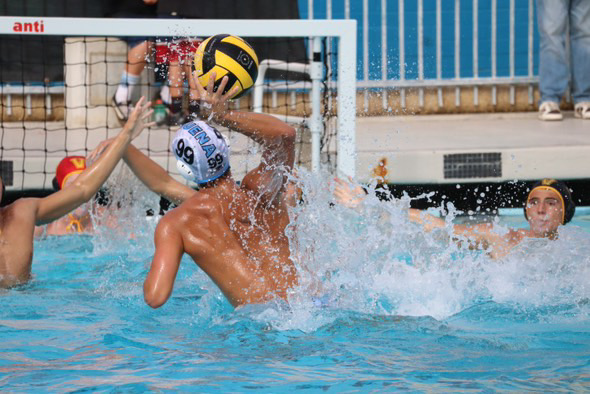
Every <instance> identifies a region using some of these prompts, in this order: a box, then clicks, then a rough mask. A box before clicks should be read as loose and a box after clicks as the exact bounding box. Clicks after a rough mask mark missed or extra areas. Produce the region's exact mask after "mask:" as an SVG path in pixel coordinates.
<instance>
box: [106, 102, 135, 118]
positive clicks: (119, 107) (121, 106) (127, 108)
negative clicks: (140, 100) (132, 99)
mask: <svg viewBox="0 0 590 394" xmlns="http://www.w3.org/2000/svg"><path fill="white" fill-rule="evenodd" d="M111 105H112V106H113V108H114V109H115V113H116V114H117V118H119V120H120V121H122V122H125V121H127V119H128V118H129V114H130V113H131V111H133V106H132V105H131V103H118V102H117V100H116V99H115V96H113V98H112V99H111Z"/></svg>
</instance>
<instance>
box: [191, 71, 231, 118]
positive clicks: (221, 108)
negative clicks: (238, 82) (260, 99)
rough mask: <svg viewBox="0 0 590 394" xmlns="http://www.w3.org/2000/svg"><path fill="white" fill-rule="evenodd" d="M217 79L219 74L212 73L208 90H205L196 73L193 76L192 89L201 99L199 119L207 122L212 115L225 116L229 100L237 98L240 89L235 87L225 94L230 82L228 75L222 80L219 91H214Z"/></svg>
mask: <svg viewBox="0 0 590 394" xmlns="http://www.w3.org/2000/svg"><path fill="white" fill-rule="evenodd" d="M216 77H217V74H216V73H215V72H213V73H211V75H210V76H209V82H208V83H207V88H203V86H201V83H200V82H199V79H198V78H197V76H196V74H195V73H194V72H193V73H192V74H191V82H192V83H191V85H192V86H191V87H192V88H193V89H196V90H197V92H198V93H199V97H200V99H201V109H200V112H199V117H200V118H202V119H206V120H207V119H209V118H210V117H211V116H212V115H213V116H215V115H223V114H224V113H225V112H226V111H227V110H228V108H229V100H230V99H231V98H232V97H233V96H235V95H236V94H237V93H238V91H239V89H240V88H239V87H238V86H234V87H233V89H231V90H230V91H229V92H227V93H225V94H223V91H224V89H225V87H226V86H227V83H228V80H229V78H228V77H227V75H226V76H224V77H223V78H222V79H221V82H220V83H219V86H218V87H217V90H216V91H214V86H215V78H216Z"/></svg>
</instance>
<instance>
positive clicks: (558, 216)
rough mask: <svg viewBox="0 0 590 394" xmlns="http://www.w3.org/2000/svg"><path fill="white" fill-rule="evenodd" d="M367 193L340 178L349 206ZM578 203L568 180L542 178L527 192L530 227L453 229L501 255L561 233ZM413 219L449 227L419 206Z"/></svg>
mask: <svg viewBox="0 0 590 394" xmlns="http://www.w3.org/2000/svg"><path fill="white" fill-rule="evenodd" d="M364 195H365V193H364V191H363V189H362V188H361V187H360V186H354V185H352V184H351V183H350V182H346V181H344V180H341V179H337V180H336V188H335V196H336V199H337V200H338V201H339V202H341V203H343V204H346V205H348V206H356V205H358V204H359V203H360V201H361V200H362V198H363V196H364ZM575 210H576V207H575V204H574V202H573V199H572V195H571V192H570V190H569V189H568V187H567V186H566V185H565V183H563V182H561V181H558V180H555V179H542V180H541V181H539V182H537V183H535V184H534V185H533V187H532V188H531V191H530V192H529V194H528V196H527V200H526V203H525V206H524V215H525V218H526V220H527V222H528V224H529V229H510V230H509V231H508V233H506V234H499V233H498V232H497V231H495V230H494V226H493V224H489V223H482V224H476V225H468V224H456V225H454V226H453V232H454V233H455V234H457V235H462V236H464V237H466V239H468V240H469V242H471V244H470V246H472V247H474V248H479V249H483V250H485V251H487V252H488V253H489V254H490V255H491V256H492V257H494V258H499V257H502V256H505V255H506V254H508V253H509V252H510V251H511V250H512V249H513V248H514V247H515V246H516V245H518V244H519V243H520V242H521V241H522V240H523V239H524V238H548V239H556V238H557V237H558V230H559V226H562V225H565V224H567V223H568V222H569V221H570V220H572V218H573V216H574V213H575ZM409 219H410V220H411V221H413V222H416V223H420V224H422V225H423V226H424V229H425V230H426V231H431V230H432V229H435V228H444V227H446V222H445V221H444V220H443V219H441V218H437V217H435V216H432V215H429V214H427V213H425V212H422V211H420V210H417V209H410V210H409Z"/></svg>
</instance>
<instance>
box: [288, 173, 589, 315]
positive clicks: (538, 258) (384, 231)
mask: <svg viewBox="0 0 590 394" xmlns="http://www.w3.org/2000/svg"><path fill="white" fill-rule="evenodd" d="M326 179H330V178H327V177H326V176H325V174H324V175H323V176H320V175H311V174H304V175H302V182H303V187H304V194H305V200H306V203H305V204H302V205H300V206H298V207H296V208H295V209H294V212H293V225H292V227H291V228H290V237H291V239H292V241H293V242H292V250H293V255H294V258H295V260H296V262H297V265H298V266H299V268H300V270H301V272H302V278H303V280H302V285H301V293H304V294H313V293H314V292H316V293H322V294H329V298H330V300H331V307H336V308H340V309H344V310H349V311H355V312H361V313H372V314H387V315H406V316H432V317H434V318H437V319H443V318H446V317H449V316H452V315H454V314H456V313H459V312H461V311H463V310H465V309H467V308H470V307H472V306H474V305H477V304H478V303H481V302H487V301H493V302H496V303H508V304H515V305H519V306H520V307H525V308H526V307H540V306H541V307H543V306H554V305H563V304H575V303H580V302H582V303H584V302H587V300H588V299H589V298H590V285H588V284H587V278H588V277H589V276H588V274H589V273H590V242H589V241H590V234H588V232H586V231H584V230H583V229H582V228H580V227H577V226H575V225H568V226H565V227H562V228H561V229H560V237H559V239H558V240H556V241H551V240H547V239H527V240H525V241H524V242H522V243H521V244H520V245H519V246H518V247H517V248H515V250H514V251H513V252H512V253H510V254H509V255H508V256H506V257H504V258H502V259H499V260H493V259H491V258H490V257H489V256H488V255H487V254H486V253H485V252H483V251H478V250H469V249H468V247H467V244H466V243H463V244H458V243H456V242H453V241H451V240H450V238H451V235H452V221H453V219H454V218H455V215H456V213H457V212H456V211H455V210H454V208H453V206H452V205H450V204H449V205H447V206H445V207H441V211H442V210H444V211H445V212H446V213H448V216H447V219H446V222H447V226H446V228H444V229H440V230H436V231H433V232H432V233H426V232H424V230H423V228H422V226H421V225H418V224H415V223H412V222H410V221H409V219H408V215H407V209H408V207H409V203H410V198H408V197H404V198H402V199H399V200H393V201H389V202H383V201H379V199H378V198H377V197H376V195H375V189H374V187H370V188H369V194H368V195H367V197H366V198H365V199H364V201H363V202H362V203H361V204H360V206H359V207H357V208H355V209H351V208H348V207H345V206H342V205H339V204H337V203H336V204H335V200H334V198H333V187H334V185H333V182H326ZM443 208H444V209H443ZM495 228H496V231H499V232H500V233H505V232H506V231H508V228H507V227H504V226H502V225H501V224H500V223H498V222H497V220H496V222H495ZM318 287H320V288H321V290H319V291H317V290H316V288H318ZM292 304H293V302H292Z"/></svg>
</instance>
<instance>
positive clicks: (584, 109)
mask: <svg viewBox="0 0 590 394" xmlns="http://www.w3.org/2000/svg"><path fill="white" fill-rule="evenodd" d="M574 115H575V117H576V118H580V119H590V101H582V102H581V103H578V104H576V105H575V106H574Z"/></svg>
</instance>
